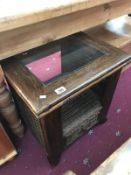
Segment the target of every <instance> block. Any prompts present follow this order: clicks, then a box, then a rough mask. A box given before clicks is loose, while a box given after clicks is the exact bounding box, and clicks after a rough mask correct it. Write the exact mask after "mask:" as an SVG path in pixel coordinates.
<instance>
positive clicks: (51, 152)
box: [41, 108, 63, 166]
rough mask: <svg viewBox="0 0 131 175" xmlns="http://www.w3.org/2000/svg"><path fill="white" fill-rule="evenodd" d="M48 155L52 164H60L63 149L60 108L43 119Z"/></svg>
mask: <svg viewBox="0 0 131 175" xmlns="http://www.w3.org/2000/svg"><path fill="white" fill-rule="evenodd" d="M41 125H42V128H43V134H44V139H45V146H46V151H47V157H48V160H49V162H50V164H51V165H52V166H55V165H57V164H58V162H59V160H60V156H61V153H62V150H63V133H62V122H61V111H60V108H59V109H57V110H55V111H53V112H52V113H50V114H49V115H47V116H45V118H44V119H41Z"/></svg>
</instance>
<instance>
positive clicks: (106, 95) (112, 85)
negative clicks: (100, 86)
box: [98, 70, 121, 123]
mask: <svg viewBox="0 0 131 175" xmlns="http://www.w3.org/2000/svg"><path fill="white" fill-rule="evenodd" d="M120 75H121V70H118V71H117V72H115V73H114V74H113V75H111V76H110V77H109V78H107V82H106V85H105V86H106V87H105V89H104V92H103V98H102V105H103V108H102V110H101V112H100V114H99V117H98V118H99V123H104V122H105V121H106V120H107V118H106V117H107V113H108V111H109V108H110V104H111V102H112V99H113V95H114V92H115V89H116V86H117V83H118V80H119V78H120Z"/></svg>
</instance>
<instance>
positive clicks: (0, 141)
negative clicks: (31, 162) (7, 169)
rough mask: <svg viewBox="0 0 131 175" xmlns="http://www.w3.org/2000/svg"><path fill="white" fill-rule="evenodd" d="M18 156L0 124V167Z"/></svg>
mask: <svg viewBox="0 0 131 175" xmlns="http://www.w3.org/2000/svg"><path fill="white" fill-rule="evenodd" d="M16 155H17V151H16V149H15V147H14V146H13V144H12V142H11V141H10V139H9V137H8V135H7V134H6V131H5V130H4V128H3V126H2V124H1V123H0V166H1V165H2V164H4V163H5V162H7V161H9V160H11V159H12V158H13V157H14V156H16Z"/></svg>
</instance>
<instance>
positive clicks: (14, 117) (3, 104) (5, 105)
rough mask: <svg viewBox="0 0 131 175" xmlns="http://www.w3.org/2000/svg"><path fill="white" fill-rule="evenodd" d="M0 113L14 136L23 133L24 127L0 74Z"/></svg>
mask: <svg viewBox="0 0 131 175" xmlns="http://www.w3.org/2000/svg"><path fill="white" fill-rule="evenodd" d="M0 113H1V115H2V117H3V118H4V120H5V121H6V122H7V123H8V124H9V127H10V128H11V130H12V132H13V133H14V134H15V135H16V136H18V137H22V136H23V135H24V127H23V124H22V123H21V120H20V118H19V117H18V114H17V111H16V108H15V105H14V102H13V99H12V97H11V94H10V92H9V91H8V89H7V88H6V84H5V82H4V77H3V76H0Z"/></svg>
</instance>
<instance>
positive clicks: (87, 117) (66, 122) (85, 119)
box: [61, 90, 102, 146]
mask: <svg viewBox="0 0 131 175" xmlns="http://www.w3.org/2000/svg"><path fill="white" fill-rule="evenodd" d="M101 109H102V105H101V103H100V101H99V98H98V96H97V95H96V94H95V93H94V92H93V91H92V90H89V91H88V92H86V93H83V94H82V95H80V96H78V97H77V98H74V99H73V100H71V101H69V102H67V103H66V104H65V105H63V107H62V111H61V113H62V125H63V136H64V138H65V142H66V146H67V145H69V144H71V143H72V142H73V141H75V140H76V139H77V138H78V137H80V136H81V135H82V134H83V133H85V131H87V130H89V129H90V128H92V127H93V126H94V125H96V124H97V123H98V114H99V112H100V110H101Z"/></svg>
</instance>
